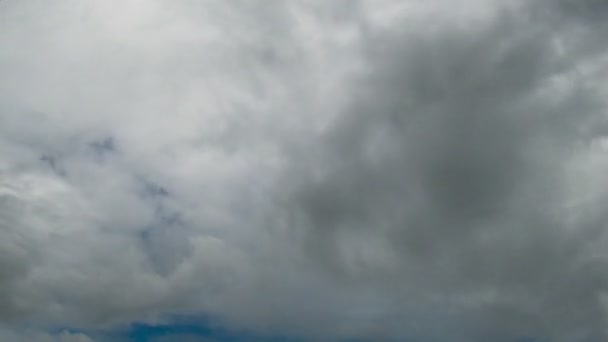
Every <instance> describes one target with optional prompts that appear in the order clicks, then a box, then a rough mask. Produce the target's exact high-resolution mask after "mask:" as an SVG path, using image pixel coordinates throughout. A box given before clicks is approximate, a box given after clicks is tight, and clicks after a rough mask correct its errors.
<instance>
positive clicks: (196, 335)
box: [56, 316, 547, 342]
mask: <svg viewBox="0 0 608 342" xmlns="http://www.w3.org/2000/svg"><path fill="white" fill-rule="evenodd" d="M60 331H68V332H70V333H84V334H86V335H88V336H90V337H92V338H94V340H95V341H96V342H306V341H308V340H307V339H306V338H297V337H288V336H279V335H272V334H268V335H261V334H256V333H253V332H248V331H243V330H235V329H230V328H227V327H225V326H222V325H220V324H218V323H217V322H216V321H215V320H212V319H209V318H206V317H201V316H171V318H170V319H167V320H166V321H165V323H159V324H151V323H143V322H133V323H131V324H129V325H128V326H125V327H123V328H120V329H117V330H114V331H97V332H93V331H81V330H73V329H60V330H57V331H56V332H60ZM332 341H333V340H332ZM335 341H336V342H369V341H372V340H366V339H339V340H335ZM382 341H387V342H388V341H389V340H386V339H383V340H382ZM390 341H391V342H392V341H403V340H402V339H399V340H390ZM431 341H432V342H438V341H437V340H436V339H428V338H423V337H421V336H417V337H410V338H408V339H406V340H405V342H431ZM496 341H501V342H503V341H504V342H547V340H545V339H542V338H538V337H531V336H518V337H515V336H511V337H507V336H503V337H502V338H497V339H496ZM441 342H443V341H441Z"/></svg>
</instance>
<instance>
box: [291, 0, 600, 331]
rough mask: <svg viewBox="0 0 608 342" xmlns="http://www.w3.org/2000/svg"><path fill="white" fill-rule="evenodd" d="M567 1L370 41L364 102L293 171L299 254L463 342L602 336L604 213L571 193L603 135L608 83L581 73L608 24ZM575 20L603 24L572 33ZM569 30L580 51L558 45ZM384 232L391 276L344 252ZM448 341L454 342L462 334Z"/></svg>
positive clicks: (359, 90) (360, 97)
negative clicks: (600, 85) (603, 91)
mask: <svg viewBox="0 0 608 342" xmlns="http://www.w3.org/2000/svg"><path fill="white" fill-rule="evenodd" d="M562 5H563V6H562ZM570 5H572V6H575V5H574V4H561V3H560V4H559V6H558V7H557V9H559V10H560V12H556V13H553V15H555V17H551V18H550V19H549V17H542V18H543V19H546V20H538V19H539V17H538V16H537V13H536V12H535V9H530V8H524V9H521V8H518V9H517V10H516V11H506V12H502V13H501V12H499V13H497V15H496V17H495V18H494V20H492V21H491V22H490V23H489V24H486V25H480V26H479V27H473V28H460V27H456V26H455V25H449V24H447V25H446V26H445V27H442V28H441V29H439V30H437V32H425V31H424V30H423V29H422V32H414V33H412V32H408V31H407V30H406V31H403V32H396V33H394V34H391V35H388V36H385V35H382V36H374V37H372V38H370V41H369V42H367V45H366V57H367V59H368V60H369V65H370V66H371V69H370V72H369V74H368V75H366V76H364V77H363V78H362V79H361V81H360V82H359V83H358V84H357V86H355V91H354V93H355V94H356V95H355V96H353V98H354V101H353V102H352V103H350V104H349V105H347V106H346V108H345V109H344V110H343V114H342V115H341V116H340V117H339V118H338V119H337V120H336V121H335V122H334V123H333V125H332V127H331V128H330V129H329V130H328V131H327V133H325V134H324V135H323V136H321V138H320V142H318V145H316V144H313V145H312V148H311V149H312V150H313V151H315V152H313V153H314V154H315V155H314V156H313V157H312V158H310V157H306V156H304V157H303V160H304V161H303V162H302V163H301V164H298V167H297V168H296V169H297V170H296V171H294V172H295V174H296V175H297V178H299V180H296V181H295V183H297V185H296V186H295V188H294V189H293V193H292V194H291V197H290V202H289V203H290V205H292V206H293V207H292V210H293V212H294V214H293V216H295V217H298V219H299V220H302V221H304V222H305V223H304V224H303V227H304V228H303V229H306V233H305V234H304V236H305V241H306V242H305V244H304V247H303V253H305V254H307V255H309V257H310V258H313V259H314V260H316V262H317V263H318V265H324V267H325V269H326V270H327V271H328V272H329V273H331V274H334V275H335V274H336V273H339V274H341V276H343V277H347V279H349V281H351V282H354V283H359V282H367V283H368V284H369V285H368V286H370V287H378V288H380V289H383V290H382V291H383V295H386V296H388V297H390V296H392V295H399V294H400V293H401V295H403V296H404V297H407V298H409V299H406V300H405V302H404V303H402V304H396V308H395V310H398V311H400V312H401V313H402V314H403V318H402V319H403V320H404V321H406V320H407V317H408V314H411V312H412V311H415V310H417V308H418V307H420V306H421V307H423V309H422V311H423V312H424V314H426V315H431V316H433V315H436V311H437V310H448V311H452V310H453V311H454V313H453V315H450V316H452V317H450V318H448V319H447V320H448V321H447V322H442V324H446V326H447V327H450V326H452V325H453V329H454V330H459V331H461V332H462V331H465V332H464V333H463V335H462V336H461V337H462V338H463V339H465V340H470V338H473V339H474V340H480V341H482V340H488V339H492V340H495V339H496V338H497V336H511V337H510V338H516V336H520V337H521V336H545V337H550V338H552V339H558V340H598V339H605V338H606V337H605V333H606V331H605V326H606V322H605V316H604V314H603V310H604V306H603V305H604V304H603V303H602V301H601V300H600V299H601V297H602V296H604V293H605V291H606V285H607V283H606V280H607V278H606V268H605V267H606V264H605V263H606V259H605V258H604V256H598V255H595V256H592V255H590V254H592V253H590V251H591V250H592V249H593V247H592V246H593V245H594V244H595V243H596V242H597V240H596V239H598V238H599V237H600V236H603V234H604V231H605V229H606V228H607V227H606V224H607V221H606V217H605V215H604V214H602V212H603V211H604V210H605V208H604V205H603V204H602V203H601V202H595V201H594V202H591V203H585V205H584V206H580V207H576V208H570V207H569V205H570V204H569V202H570V201H573V200H574V198H575V196H576V195H575V194H573V193H572V192H571V191H572V190H571V189H569V188H567V182H568V181H570V180H569V179H568V177H570V175H569V172H570V170H569V168H570V167H571V163H577V162H579V161H578V160H576V156H578V155H580V154H584V153H586V152H585V151H587V149H588V148H589V146H590V145H591V144H592V142H593V141H594V140H595V139H598V138H600V137H601V135H602V134H605V132H606V131H605V127H606V126H605V125H606V118H607V117H606V112H605V106H604V103H603V99H602V98H601V97H599V96H598V94H597V93H596V91H597V89H594V88H593V87H591V88H590V87H589V86H588V82H590V81H591V82H593V80H596V81H598V80H599V81H600V82H601V79H598V75H594V74H591V75H580V74H579V72H578V71H577V70H578V69H579V68H583V67H584V65H583V64H584V63H593V62H589V60H593V59H595V58H598V57H599V56H603V54H604V53H605V52H606V51H605V48H606V47H607V46H600V47H598V46H593V47H592V48H590V51H589V53H587V52H585V51H580V50H579V48H580V47H581V46H586V45H587V44H585V42H586V40H589V41H594V42H596V41H595V38H596V37H594V35H595V34H597V33H596V32H594V31H595V30H601V27H600V26H602V25H603V23H600V22H597V23H596V22H593V20H595V19H594V18H595V17H593V18H591V17H589V18H587V16H591V13H590V12H589V11H591V9H590V8H588V7H584V6H586V5H585V4H582V3H581V4H580V7H581V8H578V10H574V9H569V8H568V7H567V6H570ZM564 6H565V7H564ZM588 6H589V7H593V6H599V7H598V8H597V9H596V11H598V12H599V13H597V15H598V16H599V15H602V14H603V12H602V11H603V10H604V9H602V8H601V6H600V4H591V3H589V4H588ZM543 9H544V10H553V9H552V7H551V6H548V7H544V8H543ZM568 20H576V21H577V23H576V24H577V25H574V26H569V25H564V24H562V21H568ZM579 25H591V26H592V27H591V28H589V27H587V26H585V27H584V28H583V30H584V33H574V32H573V31H575V30H578V29H580V28H581V27H580V26H579ZM587 30H588V31H587ZM570 34H578V35H577V38H578V39H577V41H576V42H573V44H572V45H569V44H564V45H562V46H559V47H557V46H556V45H555V41H556V40H558V39H561V38H562V37H563V36H567V35H570ZM596 43H597V42H596ZM604 67H605V65H604ZM558 79H562V80H564V81H565V82H567V87H568V88H567V89H565V90H562V89H560V88H559V87H560V85H559V84H558ZM590 127H594V129H589V128H590ZM601 127H604V128H601ZM288 182H289V181H288ZM575 186H576V185H575ZM597 200H598V201H599V199H597ZM582 211H587V213H588V214H589V216H584V215H581V216H582V217H578V218H577V219H576V220H573V219H571V218H570V217H571V215H575V216H578V215H579V214H581V212H582ZM591 213H594V214H591ZM377 235H379V236H380V238H379V239H381V240H384V242H383V243H382V244H381V248H384V249H387V250H388V251H390V253H394V255H395V256H394V258H395V260H394V261H393V262H394V264H393V265H391V267H389V268H388V269H382V268H379V267H378V265H377V264H375V263H374V260H373V257H374V256H373V255H366V254H364V253H359V252H358V251H357V250H356V249H357V248H360V247H359V246H358V245H357V243H352V244H349V243H348V242H345V241H349V239H350V240H353V241H355V242H356V240H361V241H360V244H361V245H365V244H366V241H369V236H377ZM384 252H385V253H386V251H384ZM434 302H438V303H441V304H440V305H442V306H445V309H441V308H438V307H436V306H435V305H433V303H434ZM403 323H404V324H405V323H406V322H403ZM450 330H451V329H449V328H448V331H446V334H445V336H444V338H446V339H447V338H450V336H452V338H453V337H454V334H459V333H456V332H455V331H454V330H452V331H450ZM427 333H428V331H427ZM510 334H513V335H510Z"/></svg>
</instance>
